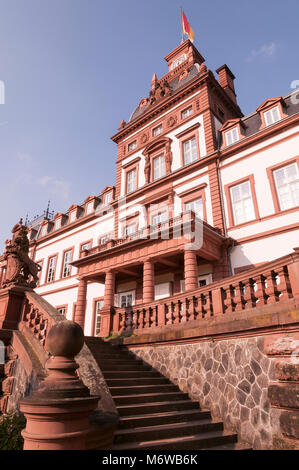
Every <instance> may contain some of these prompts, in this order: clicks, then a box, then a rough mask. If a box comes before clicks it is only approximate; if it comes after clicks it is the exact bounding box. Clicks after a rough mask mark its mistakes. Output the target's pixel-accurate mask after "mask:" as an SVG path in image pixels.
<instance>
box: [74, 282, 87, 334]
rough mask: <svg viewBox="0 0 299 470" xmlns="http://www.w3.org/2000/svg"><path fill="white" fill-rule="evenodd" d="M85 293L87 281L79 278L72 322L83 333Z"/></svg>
mask: <svg viewBox="0 0 299 470" xmlns="http://www.w3.org/2000/svg"><path fill="white" fill-rule="evenodd" d="M86 291H87V279H84V278H81V279H80V280H79V287H78V296H77V303H76V310H75V316H74V321H75V322H76V323H78V325H80V326H81V328H82V330H83V331H84V322H85V310H86Z"/></svg>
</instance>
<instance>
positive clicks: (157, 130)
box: [153, 124, 163, 137]
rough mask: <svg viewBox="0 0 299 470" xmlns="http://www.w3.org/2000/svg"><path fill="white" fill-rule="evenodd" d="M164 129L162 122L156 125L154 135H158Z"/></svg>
mask: <svg viewBox="0 0 299 470" xmlns="http://www.w3.org/2000/svg"><path fill="white" fill-rule="evenodd" d="M162 129H163V127H162V124H160V125H159V126H157V127H155V128H154V129H153V137H156V136H157V135H159V134H161V132H162Z"/></svg>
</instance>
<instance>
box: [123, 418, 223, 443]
mask: <svg viewBox="0 0 299 470" xmlns="http://www.w3.org/2000/svg"><path fill="white" fill-rule="evenodd" d="M222 430H223V423H214V422H212V420H211V419H202V420H195V421H189V422H187V423H182V422H180V423H170V424H169V423H167V424H159V425H158V426H157V425H156V426H146V427H144V426H143V427H139V428H135V429H121V430H119V431H116V433H115V438H114V444H121V443H124V442H134V441H135V442H136V441H137V442H144V441H151V440H157V439H169V438H172V437H183V436H193V435H194V434H201V433H206V432H210V431H222Z"/></svg>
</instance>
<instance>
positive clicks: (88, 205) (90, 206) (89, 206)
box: [86, 202, 93, 215]
mask: <svg viewBox="0 0 299 470" xmlns="http://www.w3.org/2000/svg"><path fill="white" fill-rule="evenodd" d="M92 211H93V202H89V203H88V204H87V208H86V215H89V214H91V213H92Z"/></svg>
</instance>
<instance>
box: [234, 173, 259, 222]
mask: <svg viewBox="0 0 299 470" xmlns="http://www.w3.org/2000/svg"><path fill="white" fill-rule="evenodd" d="M245 185H248V187H249V195H248V196H245V197H243V198H240V199H239V200H235V201H234V198H233V193H232V191H233V190H234V188H237V187H238V188H239V193H240V194H241V193H242V191H243V189H242V188H243V187H244V186H245ZM229 191H230V199H231V207H232V213H233V220H234V225H239V224H243V223H246V222H249V221H250V220H254V219H255V210H254V203H253V196H252V191H251V184H250V181H249V180H247V181H243V183H239V184H235V185H233V186H231V187H230V188H229ZM246 201H250V204H249V205H248V206H247V207H246V204H247V202H246ZM237 204H239V205H240V204H241V209H242V214H241V216H240V214H238V213H237V209H236V206H237ZM249 207H250V211H251V214H246V210H247V208H249Z"/></svg>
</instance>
